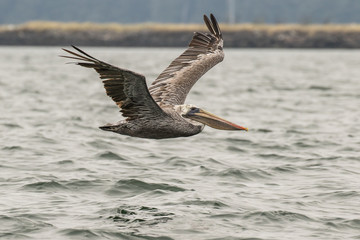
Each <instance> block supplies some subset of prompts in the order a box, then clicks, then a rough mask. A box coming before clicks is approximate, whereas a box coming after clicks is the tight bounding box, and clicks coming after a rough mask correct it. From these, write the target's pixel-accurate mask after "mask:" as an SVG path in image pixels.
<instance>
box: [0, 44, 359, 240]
mask: <svg viewBox="0 0 360 240" xmlns="http://www.w3.org/2000/svg"><path fill="white" fill-rule="evenodd" d="M85 49H86V50H87V51H88V52H89V53H91V54H92V55H94V56H96V57H98V58H100V59H103V60H105V61H108V62H110V63H113V64H115V65H119V66H121V67H124V68H129V69H132V70H134V71H137V72H139V73H143V74H144V75H145V76H147V79H148V81H149V82H151V81H152V80H154V79H155V77H156V76H157V74H159V73H160V72H161V70H163V69H164V68H165V67H167V65H168V64H169V62H170V61H171V60H172V59H173V58H175V57H176V56H177V55H179V54H180V53H181V51H182V49H121V48H85ZM0 53H1V56H2V57H1V65H0V66H1V68H0V69H1V70H0V71H1V74H0V109H1V115H0V132H1V135H0V149H1V155H0V172H1V174H0V182H1V184H0V196H1V197H0V210H1V211H0V212H1V214H0V222H1V224H0V237H3V238H5V239H8V238H10V239H24V238H25V239H27V238H31V237H32V238H34V239H40V238H42V239H47V238H48V239H50V238H51V239H75V238H76V239H80V238H81V239H230V238H231V239H250V238H251V239H288V238H289V237H290V236H291V238H292V239H350V238H354V239H356V238H359V237H360V232H359V228H360V216H359V212H360V205H359V204H358V202H359V201H358V199H359V197H360V190H359V186H360V180H359V179H360V178H359V172H360V166H359V144H360V139H359V136H358V135H359V134H358V132H359V130H360V129H359V128H360V127H359V126H360V124H359V123H360V121H359V116H360V114H359V110H358V108H359V107H358V106H360V84H359V83H358V81H359V76H360V68H359V65H360V60H359V57H358V56H359V51H345V50H337V51H330V50H324V51H315V50H233V49H228V50H227V51H225V53H226V57H225V61H224V62H223V63H221V64H219V65H218V66H216V67H215V68H214V69H212V70H211V72H210V73H208V74H206V75H205V76H204V77H203V78H202V79H201V80H200V81H199V82H198V83H197V84H196V85H195V87H194V88H193V90H192V92H191V93H190V95H189V97H188V99H187V102H188V103H193V104H196V105H197V106H199V107H203V108H205V109H207V110H209V111H210V112H213V113H215V114H217V115H219V116H222V117H224V118H226V119H229V120H230V121H234V122H237V123H239V124H241V125H244V126H247V127H249V132H226V131H218V130H215V129H211V128H205V129H204V131H203V133H201V134H199V135H197V136H194V137H190V138H179V139H165V140H149V139H137V138H131V137H127V136H121V135H117V134H113V133H109V132H104V131H101V130H99V129H98V126H100V125H103V124H105V123H107V122H116V121H118V120H119V119H120V117H121V115H120V113H119V112H118V109H117V107H116V106H115V105H114V104H113V102H112V100H111V99H110V98H108V97H107V96H106V94H105V92H104V90H103V87H102V83H101V82H100V80H99V79H98V77H97V74H96V73H95V72H93V71H90V70H88V69H82V68H80V67H77V66H74V65H66V64H64V63H65V62H66V60H64V59H61V58H59V57H58V55H60V54H62V53H61V51H60V49H59V48H14V47H2V48H0ZM154 56H156V57H155V58H154Z"/></svg>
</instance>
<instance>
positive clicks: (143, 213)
mask: <svg viewBox="0 0 360 240" xmlns="http://www.w3.org/2000/svg"><path fill="white" fill-rule="evenodd" d="M172 216H174V214H173V213H170V212H161V211H159V209H157V208H153V207H147V206H138V207H136V206H121V207H119V208H118V209H117V210H116V215H114V216H110V217H108V219H111V220H113V221H114V222H116V223H120V227H126V228H132V227H139V225H156V224H159V223H165V222H167V221H169V220H172Z"/></svg>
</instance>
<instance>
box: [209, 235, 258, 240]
mask: <svg viewBox="0 0 360 240" xmlns="http://www.w3.org/2000/svg"><path fill="white" fill-rule="evenodd" d="M209 240H264V238H253V237H249V238H247V237H227V236H226V237H221V238H210V239H209Z"/></svg>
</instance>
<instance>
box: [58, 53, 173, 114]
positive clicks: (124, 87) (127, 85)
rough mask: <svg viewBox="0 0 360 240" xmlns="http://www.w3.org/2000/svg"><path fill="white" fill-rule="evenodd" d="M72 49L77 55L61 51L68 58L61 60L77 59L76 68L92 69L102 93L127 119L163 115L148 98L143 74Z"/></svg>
mask: <svg viewBox="0 0 360 240" xmlns="http://www.w3.org/2000/svg"><path fill="white" fill-rule="evenodd" d="M72 47H73V48H74V49H76V50H77V51H78V52H79V53H76V52H73V51H70V50H67V49H63V50H64V51H66V52H68V53H70V54H71V55H70V56H62V57H66V58H70V59H75V60H80V61H81V62H77V63H76V64H77V65H80V66H83V67H87V68H93V69H95V71H96V72H98V73H99V74H100V78H101V79H102V82H103V83H104V87H105V90H106V94H107V95H108V96H109V97H111V98H112V99H113V100H114V102H115V103H116V104H117V105H118V106H119V107H120V109H121V110H120V111H121V112H122V115H123V116H124V117H126V118H127V120H133V119H136V118H157V117H159V116H167V115H166V113H165V112H164V111H163V110H162V109H161V108H160V107H159V105H158V104H157V103H156V102H155V101H154V99H153V98H152V97H151V95H150V93H149V90H148V88H147V86H146V81H145V77H144V76H143V75H141V74H138V73H135V72H132V71H129V70H126V69H121V68H118V67H115V66H112V65H110V64H108V63H105V62H102V61H100V60H98V59H96V58H94V57H92V56H90V55H89V54H87V53H85V52H84V51H82V50H81V49H79V48H77V47H75V46H72Z"/></svg>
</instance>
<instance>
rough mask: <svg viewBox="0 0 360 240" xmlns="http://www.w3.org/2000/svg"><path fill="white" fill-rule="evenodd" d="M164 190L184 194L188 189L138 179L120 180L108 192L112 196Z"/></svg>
mask: <svg viewBox="0 0 360 240" xmlns="http://www.w3.org/2000/svg"><path fill="white" fill-rule="evenodd" d="M154 190H163V191H170V192H182V191H186V189H184V188H181V187H177V186H173V185H169V184H167V183H147V182H144V181H141V180H137V179H123V180H119V181H118V182H117V183H116V184H115V185H114V186H113V187H111V188H110V189H109V190H107V191H106V192H107V193H108V194H110V195H114V194H115V195H118V194H120V195H137V194H140V193H144V192H147V191H154Z"/></svg>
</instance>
